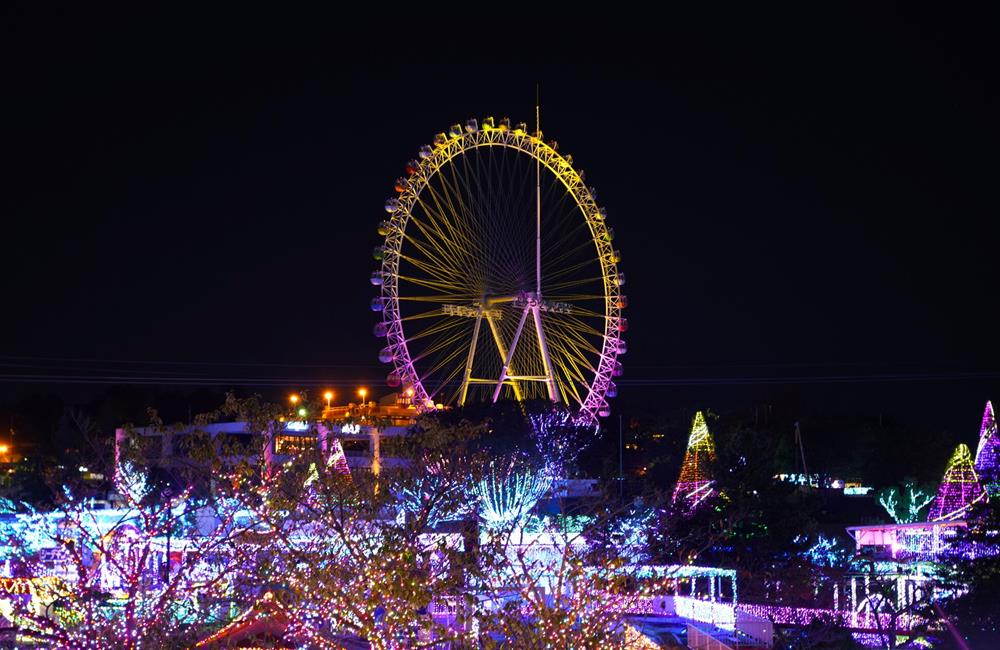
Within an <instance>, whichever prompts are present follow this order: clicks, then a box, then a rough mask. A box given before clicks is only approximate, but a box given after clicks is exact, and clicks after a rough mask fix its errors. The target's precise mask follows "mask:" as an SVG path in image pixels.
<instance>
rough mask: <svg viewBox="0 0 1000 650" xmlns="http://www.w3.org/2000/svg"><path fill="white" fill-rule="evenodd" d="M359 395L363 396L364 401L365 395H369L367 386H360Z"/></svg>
mask: <svg viewBox="0 0 1000 650" xmlns="http://www.w3.org/2000/svg"><path fill="white" fill-rule="evenodd" d="M358 395H360V396H361V401H362V402H364V401H365V396H367V395H368V389H367V388H359V389H358Z"/></svg>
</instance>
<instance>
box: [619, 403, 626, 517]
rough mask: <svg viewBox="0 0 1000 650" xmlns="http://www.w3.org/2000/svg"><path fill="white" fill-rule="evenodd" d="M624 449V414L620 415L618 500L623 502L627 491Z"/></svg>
mask: <svg viewBox="0 0 1000 650" xmlns="http://www.w3.org/2000/svg"><path fill="white" fill-rule="evenodd" d="M624 455H625V451H624V447H623V446H622V414H621V413H619V414H618V500H619V501H621V500H622V498H623V497H624V490H625V471H624V467H625V463H624Z"/></svg>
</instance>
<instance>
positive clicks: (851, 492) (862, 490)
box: [844, 486, 872, 497]
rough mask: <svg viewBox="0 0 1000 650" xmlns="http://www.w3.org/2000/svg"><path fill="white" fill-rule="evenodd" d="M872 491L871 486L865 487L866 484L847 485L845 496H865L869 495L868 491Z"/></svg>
mask: <svg viewBox="0 0 1000 650" xmlns="http://www.w3.org/2000/svg"><path fill="white" fill-rule="evenodd" d="M871 491H872V488H870V487H864V486H861V487H845V488H844V496H848V497H863V496H867V495H868V493H869V492H871Z"/></svg>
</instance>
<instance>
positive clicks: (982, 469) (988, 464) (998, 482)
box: [976, 402, 1000, 497]
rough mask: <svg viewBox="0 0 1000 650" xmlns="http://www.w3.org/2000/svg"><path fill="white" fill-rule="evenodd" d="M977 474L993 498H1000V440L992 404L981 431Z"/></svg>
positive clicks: (977, 455)
mask: <svg viewBox="0 0 1000 650" xmlns="http://www.w3.org/2000/svg"><path fill="white" fill-rule="evenodd" d="M976 473H977V474H978V475H979V480H980V481H982V484H983V487H984V488H985V489H986V492H987V493H988V494H989V495H990V496H991V497H995V496H1000V439H998V438H997V419H996V416H995V415H994V414H993V403H992V402H986V410H985V411H984V412H983V425H982V426H981V427H980V429H979V447H978V448H977V449H976Z"/></svg>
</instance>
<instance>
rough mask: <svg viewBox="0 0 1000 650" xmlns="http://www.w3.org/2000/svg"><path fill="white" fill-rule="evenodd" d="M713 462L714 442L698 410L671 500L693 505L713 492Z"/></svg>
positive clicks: (684, 505) (687, 506)
mask: <svg viewBox="0 0 1000 650" xmlns="http://www.w3.org/2000/svg"><path fill="white" fill-rule="evenodd" d="M714 462H715V441H714V440H713V439H712V433H711V432H710V431H709V430H708V424H706V423H705V415H704V414H703V413H702V412H701V411H698V412H697V413H695V414H694V421H693V422H692V423H691V434H690V436H689V437H688V446H687V451H686V452H685V454H684V464H683V465H681V474H680V477H679V478H678V479H677V486H676V487H675V488H674V496H673V502H674V503H675V504H679V505H682V506H683V507H686V508H689V509H691V508H695V507H697V506H698V505H699V504H700V503H702V502H703V501H704V500H705V499H707V498H708V497H709V496H711V495H712V493H713V492H714V491H715V489H714V487H713V485H714V481H713V480H712V473H711V467H712V464H713V463H714Z"/></svg>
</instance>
